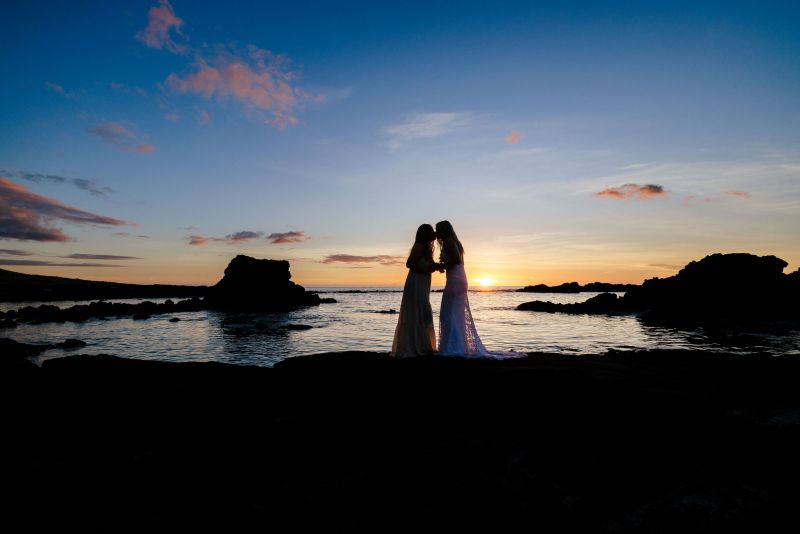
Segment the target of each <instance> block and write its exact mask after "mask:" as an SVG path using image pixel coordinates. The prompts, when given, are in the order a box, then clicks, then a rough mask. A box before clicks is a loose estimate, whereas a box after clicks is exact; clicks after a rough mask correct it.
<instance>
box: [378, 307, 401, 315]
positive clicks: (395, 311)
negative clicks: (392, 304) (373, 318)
mask: <svg viewBox="0 0 800 534" xmlns="http://www.w3.org/2000/svg"><path fill="white" fill-rule="evenodd" d="M375 313H389V314H392V313H397V310H395V309H394V308H392V309H390V310H378V311H376V312H375Z"/></svg>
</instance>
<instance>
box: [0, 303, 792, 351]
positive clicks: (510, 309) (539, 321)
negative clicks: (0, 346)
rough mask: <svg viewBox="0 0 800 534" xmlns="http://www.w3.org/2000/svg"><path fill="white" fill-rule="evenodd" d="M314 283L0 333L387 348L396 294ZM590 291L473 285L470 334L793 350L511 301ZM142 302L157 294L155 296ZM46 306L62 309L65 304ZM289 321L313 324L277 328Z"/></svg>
mask: <svg viewBox="0 0 800 534" xmlns="http://www.w3.org/2000/svg"><path fill="white" fill-rule="evenodd" d="M311 289H314V288H311ZM317 290H318V291H319V292H320V294H323V293H324V294H323V295H322V296H326V297H333V298H335V299H336V300H338V301H339V302H338V303H337V304H323V305H321V306H319V307H311V308H306V309H303V310H298V311H293V312H290V313H283V314H226V313H222V312H212V311H203V312H191V313H180V314H175V315H160V316H154V317H153V318H151V319H148V320H144V321H134V320H132V319H129V318H125V319H111V320H91V321H86V322H84V323H63V324H59V323H48V324H43V325H20V326H18V327H17V328H14V329H8V330H3V331H0V337H10V338H12V339H16V340H17V341H23V342H26V343H56V342H60V341H63V340H64V339H66V338H77V339H81V340H83V341H86V342H87V343H88V344H89V345H88V346H87V347H84V348H81V349H77V352H80V353H88V354H100V353H106V354H115V355H118V356H126V357H130V358H142V359H157V360H171V361H209V360H213V361H219V362H226V363H236V364H248V365H262V366H271V365H272V364H274V363H275V362H277V361H280V360H282V359H284V358H287V357H291V356H299V355H303V354H314V353H320V352H331V351H344V350H365V351H367V350H368V351H382V352H386V351H389V350H390V348H391V345H392V338H393V336H394V329H395V326H396V324H397V314H384V313H379V312H380V311H387V310H389V309H395V310H398V309H399V308H400V301H401V298H402V293H401V292H399V291H371V292H362V293H353V292H347V290H342V289H339V290H333V289H322V288H319V289H317ZM595 294H596V293H580V294H556V293H552V294H530V293H516V292H513V291H491V292H488V291H487V292H479V291H472V292H470V294H469V299H470V304H471V307H472V313H473V317H474V318H475V322H476V325H477V328H478V333H479V334H480V336H481V339H482V341H483V342H484V344H485V345H486V347H487V348H488V349H489V350H515V351H520V352H530V351H543V352H556V353H578V354H600V353H604V352H606V351H607V350H608V349H610V348H616V349H650V348H684V349H695V350H725V351H742V352H751V351H754V350H759V349H766V350H770V351H772V352H773V353H778V354H787V353H789V354H799V355H800V332H798V331H793V332H790V333H788V334H786V333H783V334H781V335H762V334H759V335H751V334H748V333H746V332H745V333H739V334H740V335H737V336H735V337H733V338H728V339H727V341H725V342H724V343H721V342H720V341H718V340H717V339H716V338H715V339H711V338H710V337H709V336H708V335H707V334H706V333H704V332H703V331H702V330H696V331H686V330H675V329H671V328H663V327H651V326H645V325H643V324H642V323H641V322H640V321H639V320H638V319H637V318H635V317H606V316H599V315H597V316H590V315H566V314H548V313H539V312H523V311H517V310H515V309H514V308H515V307H516V306H517V305H518V304H520V303H522V302H527V301H529V300H550V301H552V302H564V303H566V302H579V301H583V300H586V299H588V298H589V297H592V296H594V295H595ZM149 300H153V301H156V302H158V301H163V300H164V299H149ZM176 300H177V299H176ZM127 302H135V301H133V300H129V301H127ZM440 302H441V293H431V305H432V307H433V311H434V319H435V321H436V323H435V324H436V325H437V332H438V310H439V304H440ZM55 304H56V305H59V306H62V307H63V306H69V305H72V304H74V303H72V302H61V303H55ZM18 307H20V305H19V304H4V305H3V306H2V308H0V309H5V310H7V309H14V308H18ZM171 317H179V318H180V319H181V320H180V321H179V322H174V323H171V322H169V319H170V318H171ZM289 324H295V325H296V324H302V325H308V326H312V327H313V328H311V329H310V330H287V329H285V327H286V325H289ZM742 334H743V335H742ZM73 353H74V351H73ZM66 354H69V351H65V350H61V349H54V350H51V351H47V352H45V353H43V354H42V355H41V356H40V357H39V360H43V359H47V358H54V357H59V356H64V355H66Z"/></svg>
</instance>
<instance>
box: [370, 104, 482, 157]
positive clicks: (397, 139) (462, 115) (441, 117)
mask: <svg viewBox="0 0 800 534" xmlns="http://www.w3.org/2000/svg"><path fill="white" fill-rule="evenodd" d="M472 118H473V115H472V114H471V113H466V112H453V113H412V114H410V115H407V116H406V117H405V118H404V119H403V121H402V122H399V123H397V124H392V125H389V126H386V127H385V128H384V129H383V134H384V135H385V136H387V137H389V146H390V148H392V149H396V148H399V147H400V146H402V145H403V144H405V143H407V142H410V141H415V140H417V139H426V138H430V137H439V136H442V135H445V134H448V133H450V132H453V131H455V130H457V129H459V128H461V127H463V126H465V125H467V124H468V123H469V122H470V121H471V120H472Z"/></svg>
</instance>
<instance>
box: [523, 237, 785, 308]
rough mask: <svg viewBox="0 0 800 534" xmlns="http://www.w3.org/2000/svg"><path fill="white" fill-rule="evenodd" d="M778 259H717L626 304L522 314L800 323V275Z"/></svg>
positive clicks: (696, 264) (601, 299)
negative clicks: (633, 315) (633, 314)
mask: <svg viewBox="0 0 800 534" xmlns="http://www.w3.org/2000/svg"><path fill="white" fill-rule="evenodd" d="M786 266H787V263H786V262H785V261H784V260H782V259H780V258H777V257H775V256H756V255H753V254H744V253H737V254H712V255H710V256H706V257H705V258H703V259H702V260H699V261H692V262H690V263H689V264H688V265H686V266H685V267H684V268H683V269H681V270H680V271H679V272H678V274H676V275H674V276H670V277H668V278H651V279H649V280H645V281H644V283H643V284H642V285H641V286H636V287H633V288H631V289H630V290H628V291H627V292H626V293H625V296H623V297H621V298H612V296H611V295H610V294H602V295H598V296H597V297H594V298H591V299H589V300H587V301H585V302H583V303H578V304H555V303H550V302H546V303H545V302H541V301H534V302H526V303H524V304H520V305H519V306H518V307H517V309H520V310H535V311H547V312H564V313H618V312H637V313H641V314H642V316H643V317H644V318H645V319H646V320H650V321H656V322H674V323H689V324H704V323H713V322H718V321H735V322H753V321H760V320H773V319H787V320H793V321H794V320H800V306H798V304H797V303H798V302H799V301H800V274H798V271H795V272H793V273H791V274H788V275H787V274H783V269H784V268H785V267H786Z"/></svg>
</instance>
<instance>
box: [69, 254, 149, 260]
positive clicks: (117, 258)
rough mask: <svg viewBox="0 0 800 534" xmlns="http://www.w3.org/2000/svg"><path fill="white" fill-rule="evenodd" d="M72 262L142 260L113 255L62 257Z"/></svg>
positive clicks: (73, 255)
mask: <svg viewBox="0 0 800 534" xmlns="http://www.w3.org/2000/svg"><path fill="white" fill-rule="evenodd" d="M61 257H62V258H67V259H70V260H140V259H142V258H137V257H136V256H115V255H113V254H68V255H66V256H61Z"/></svg>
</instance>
